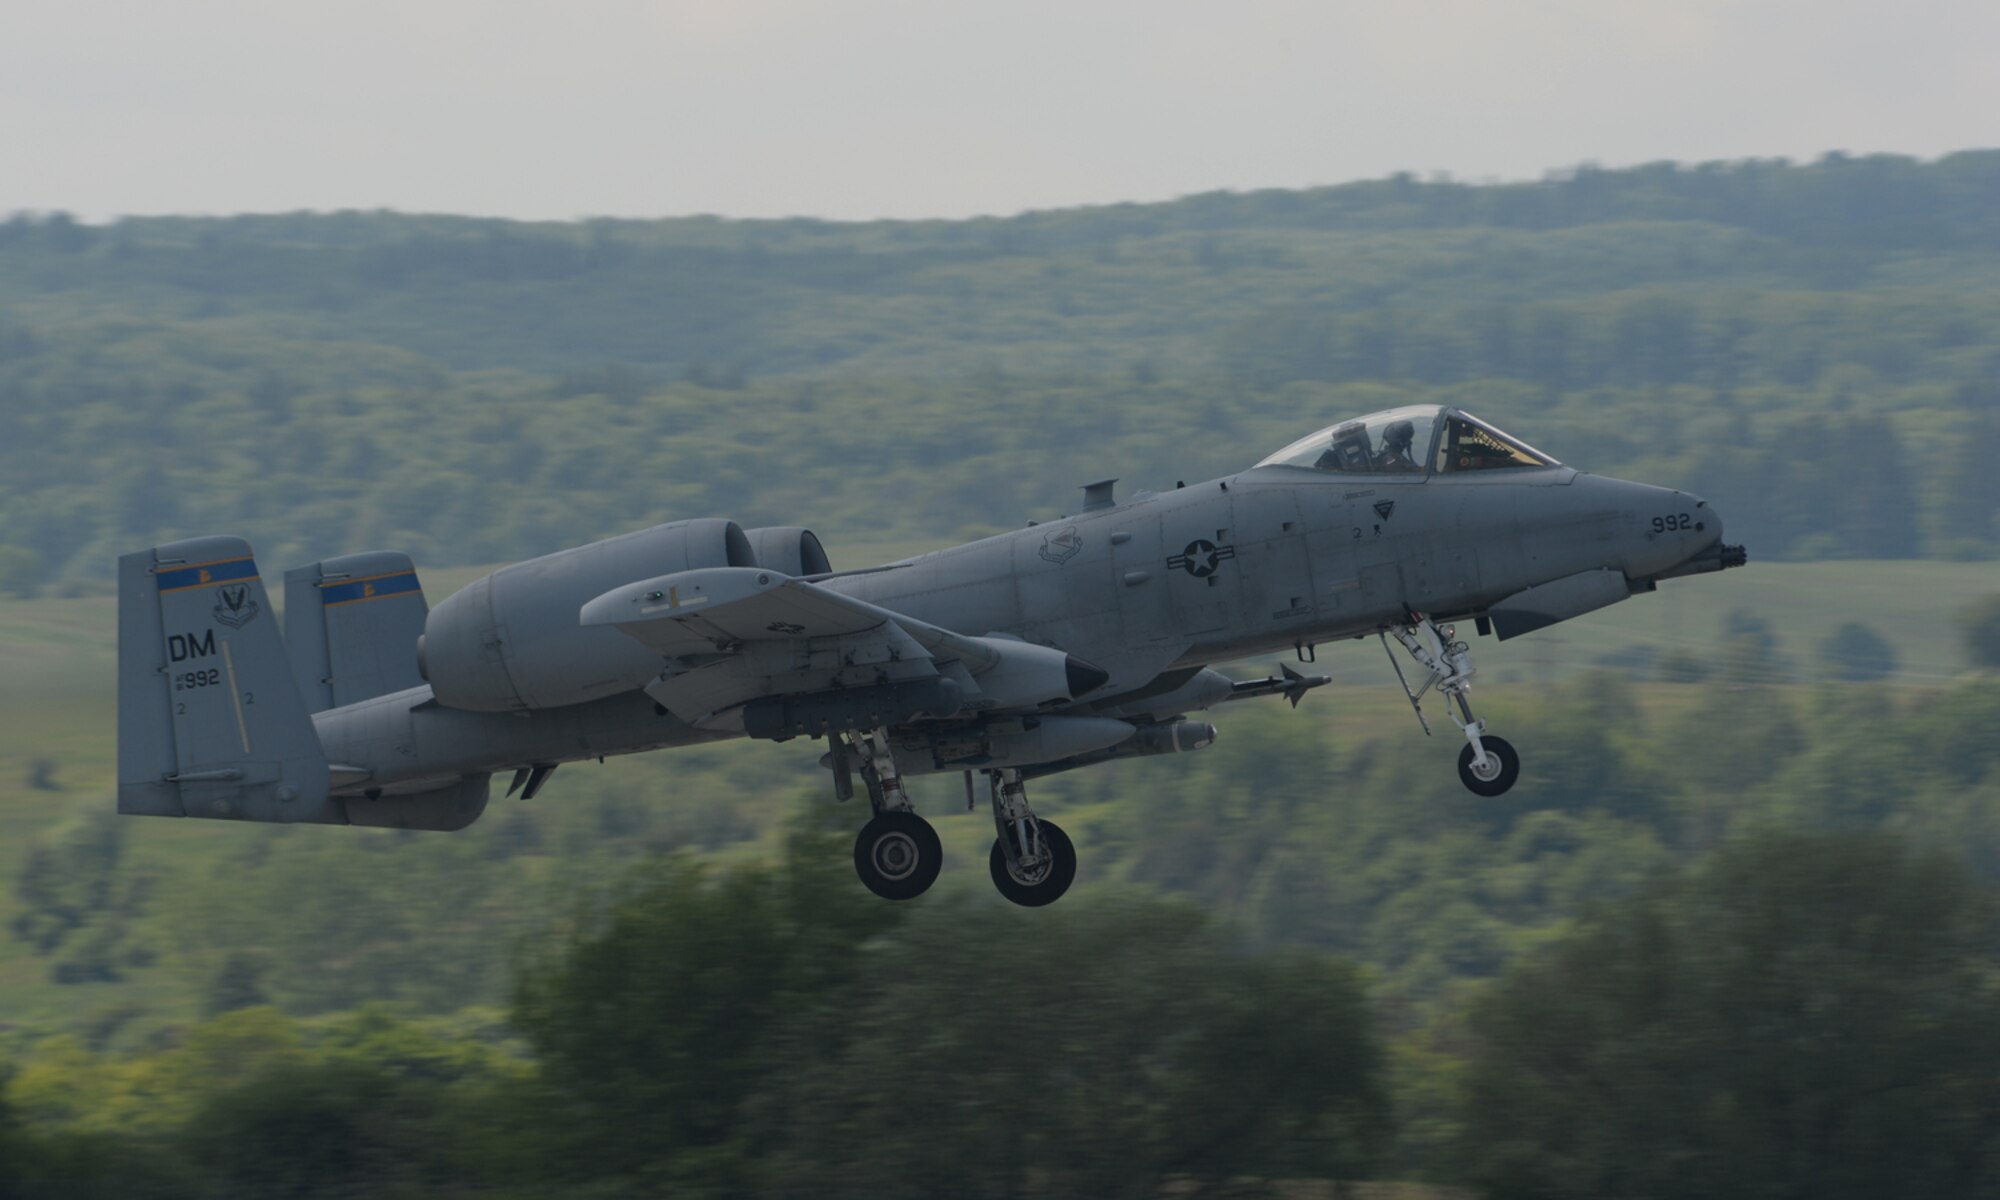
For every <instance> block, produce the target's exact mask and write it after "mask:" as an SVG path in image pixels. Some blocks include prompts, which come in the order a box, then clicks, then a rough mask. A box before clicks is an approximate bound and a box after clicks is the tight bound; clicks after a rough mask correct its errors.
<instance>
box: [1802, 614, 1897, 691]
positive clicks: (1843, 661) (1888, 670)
mask: <svg viewBox="0 0 2000 1200" xmlns="http://www.w3.org/2000/svg"><path fill="white" fill-rule="evenodd" d="M1819 653H1820V658H1821V659H1823V660H1824V661H1825V662H1826V665H1827V667H1828V668H1829V669H1830V670H1831V671H1832V673H1833V677H1834V678H1836V679H1843V680H1846V681H1848V682H1850V683H1861V682H1867V681H1870V680H1876V679H1885V678H1887V677H1889V676H1891V675H1894V674H1895V673H1896V666H1897V661H1896V648H1895V647H1894V646H1892V645H1890V644H1889V640H1888V639H1887V638H1885V637H1883V636H1882V635H1881V634H1880V633H1877V632H1876V631H1875V630H1874V629H1872V628H1870V627H1869V626H1867V625H1863V624H1862V623H1861V622H1859V621H1848V622H1845V623H1844V624H1842V625H1841V626H1840V628H1838V629H1836V630H1834V631H1833V632H1832V633H1831V634H1829V635H1827V638H1826V640H1825V641H1824V642H1822V643H1821V644H1820V649H1819Z"/></svg>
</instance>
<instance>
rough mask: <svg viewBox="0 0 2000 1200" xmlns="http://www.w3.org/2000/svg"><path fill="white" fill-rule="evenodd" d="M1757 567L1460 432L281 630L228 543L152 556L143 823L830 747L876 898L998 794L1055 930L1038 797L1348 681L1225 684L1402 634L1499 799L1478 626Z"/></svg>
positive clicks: (312, 615)
mask: <svg viewBox="0 0 2000 1200" xmlns="http://www.w3.org/2000/svg"><path fill="white" fill-rule="evenodd" d="M1743 561H1744V554H1743V550H1742V548H1741V547H1737V546H1725V545H1724V544H1723V542H1722V522H1721V520H1720V519H1719V518H1718V517H1717V516H1716V514H1715V512H1714V510H1713V509H1711V508H1709V507H1708V505H1707V503H1706V502H1705V501H1703V500H1701V499H1699V498H1698V497H1695V496H1691V495H1689V494H1687V493H1685V492H1680V491H1674V490H1672V489H1669V488H1660V487H1651V486H1647V485H1645V484H1640V483H1628V482H1624V481H1622V480H1616V479H1608V478H1603V477H1599V476H1594V475H1589V474H1585V473H1583V472H1580V471H1576V470H1573V469H1571V468H1569V467H1566V466H1563V465H1562V464H1560V463H1558V462H1557V461H1556V460H1555V459H1553V458H1551V457H1549V456H1548V455H1546V454H1543V453H1542V452H1541V451H1539V450H1536V449H1534V448H1533V447H1531V446H1529V445H1528V444H1527V443H1525V442H1522V441H1520V440H1519V439H1517V438H1514V437H1512V436H1510V435H1508V434H1506V433H1503V432H1502V431H1501V430H1499V429H1497V428H1495V427H1494V426H1492V425H1490V424H1488V423H1486V422H1484V421H1481V420H1479V419H1478V418H1476V417H1474V416H1472V415H1470V414H1469V413H1465V412H1461V411H1458V410H1455V409H1451V408H1440V407H1432V406H1425V407H1407V408H1397V409H1392V410H1389V411H1386V412H1379V413H1374V414H1372V415H1370V416H1366V417H1362V418H1360V419H1359V420H1352V421H1345V422H1342V423H1340V424H1337V425H1332V426H1329V427H1327V428H1325V429H1322V430H1320V431H1319V432H1317V433H1313V434H1311V435H1309V436H1307V437H1304V438H1301V439H1299V440H1298V441H1297V442H1294V443H1293V444H1292V445H1290V446H1287V447H1285V448H1284V449H1282V450H1279V451H1278V452H1277V453H1275V454H1272V455H1271V456H1270V457H1268V458H1266V459H1264V460H1263V461H1262V462H1259V463H1258V464H1257V465H1256V466H1254V467H1251V468H1250V469H1248V470H1246V471H1243V472H1241V473H1239V474H1235V475H1230V476H1227V477H1226V478H1222V479H1214V480H1210V481H1208V482H1206V483H1199V484H1195V485H1193V486H1177V487H1176V488H1174V489H1173V490H1171V491H1161V492H1146V491H1142V492H1137V493H1135V494H1133V495H1131V496H1128V497H1126V498H1125V499H1123V500H1122V501H1119V500H1114V498H1113V496H1112V491H1111V485H1110V484H1109V483H1104V484H1095V485H1091V486H1090V487H1087V488H1086V489H1085V497H1084V503H1083V505H1082V508H1081V510H1080V511H1079V512H1078V513H1077V514H1076V515H1075V516H1071V517H1065V518H1063V519H1061V520H1057V521H1050V522H1044V523H1042V524H1038V525H1031V526H1029V527H1027V528H1024V529H1017V530H1015V531H1013V532H1011V533H1004V534H1000V535H998V536H995V537H990V538H986V539H984V540H981V541H977V542H972V543H970V544H967V545H963V546H958V547H954V548H952V549H948V550H941V551H938V552H936V553H932V554H924V555H919V556H918V557H915V558H911V559H906V560H904V561H902V562H895V563H889V564H887V565H885V566H879V567H870V568H866V569H863V570H852V571H835V570H833V569H832V567H831V565H830V564H829V563H828V561H827V557H826V554H825V552H824V551H823V550H822V549H821V546H820V542H819V540H818V539H817V538H816V537H815V536H814V535H813V534H812V533H811V532H809V531H807V530H805V529H800V528H770V529H752V530H748V531H745V530H744V529H742V528H740V527H738V526H737V525H736V524H735V523H734V522H731V521H727V520H720V519H708V520H690V521H680V522H675V523H673V524H668V525H660V526H656V527H654V528H651V529H646V530H641V531H639V532H637V533H629V534H625V535H624V536H621V537H614V538H610V539H608V540H606V541H601V542H594V543H592V544H590V545H587V546H579V547H577V548H575V549H571V550H563V551H560V552H558V553H555V554H550V555H547V556H546V557H542V558H536V559H532V560H529V561H527V562H523V563H518V564H516V565H514V566H511V567H506V568H504V569H502V570H499V571H495V572H494V573H492V574H491V575H488V576H486V577H485V578H483V579H480V580H478V581H477V582H475V583H473V584H471V585H469V586H467V587H466V588H464V589H463V590H461V591H459V592H457V593H456V594H454V595H452V596H451V597H449V598H447V599H446V600H444V601H443V602H442V603H440V604H439V605H438V606H437V607H436V608H435V609H427V608H426V605H425V602H424V598H423V593H422V591H421V590H420V588H419V587H418V584H417V578H416V574H415V571H414V570H413V568H412V567H411V564H410V560H409V559H408V558H407V557H405V556H403V555H400V554H394V553H382V552H377V553H367V554H357V555H350V556H347V557H343V558H335V559H329V560H327V561H325V562H319V563H314V564H312V565H311V566H307V567H302V568H299V569H296V570H292V571H288V572H287V573H286V575H285V606H284V630H283V634H282V637H281V636H280V633H279V630H278V629H277V627H276V625H275V620H276V618H275V617H274V615H273V614H272V613H271V607H270V601H269V599H268V597H267V596H266V594H265V590H264V586H263V584H262V583H261V582H260V580H259V578H258V572H257V567H256V565H255V563H254V562H253V560H252V558H251V551H250V546H249V544H248V543H246V542H244V541H243V540H241V539H239V538H234V537H202V538H195V539H191V540H188V541H181V542H176V543H174V544H172V545H166V546H159V547H155V548H154V549H151V550H147V551H142V552H140V553H136V554H128V555H125V556H124V557H122V558H121V559H120V560H119V589H120V591H119V700H118V703H119V712H118V716H119V731H118V732H119V743H118V747H119V753H118V779H119V785H118V808H119V811H120V812H124V813H139V814H147V815H153V816H173V817H182V816H186V817H217V818H226V819H233V820H245V821H284V822H293V821H304V822H317V823H322V824H336V825H337V824H351V825H382V826H395V827H401V828H410V829H436V830H454V829H461V828H464V827H465V826H466V825H469V824H470V823H471V822H472V821H473V820H474V819H476V818H477V817H478V816H479V814H480V813H481V812H482V811H483V810H484V809H485V807H486V802H487V794H488V786H489V781H490V779H491V777H492V776H493V775H494V774H496V773H498V772H508V771H511V772H513V785H512V786H511V787H510V788H509V789H508V791H509V794H510V795H511V794H512V793H513V792H514V791H516V790H519V791H520V792H521V793H522V794H523V795H524V796H526V797H533V796H534V795H535V794H536V793H537V792H538V791H539V790H540V789H541V788H542V786H543V784H544V782H545V781H546V780H547V779H548V778H549V775H550V772H552V771H554V770H555V768H556V767H557V765H559V764H561V763H565V762H573V761H577V760H581V759H588V758H602V757H603V756H605V755H612V754H629V753H632V752H634V751H639V750H652V749H658V748H663V747H672V746H684V745H690V744H693V743H696V742H705V741H710V740H714V739H719V738H732V737H746V736H747V737H753V738H764V739H769V740H772V741H779V742H783V741H788V740H790V739H794V738H810V739H824V742H825V751H824V754H823V756H822V757H821V759H820V761H821V763H822V764H823V765H824V766H825V767H826V768H827V769H829V770H830V771H831V773H832V777H833V789H834V794H835V795H836V797H838V798H840V799H843V800H844V799H847V798H849V797H851V796H852V795H853V794H854V790H855V789H854V786H853V779H854V778H855V777H856V776H859V778H860V780H861V782H862V785H863V787H864V788H865V792H866V795H867V797H868V800H869V805H870V808H871V809H872V810H873V811H872V815H871V816H870V818H869V820H868V821H867V823H866V824H865V825H864V826H863V827H862V829H861V832H860V835H859V836H858V837H857V839H856V841H855V847H854V863H855V868H856V870H857V871H858V872H859V873H860V876H861V879H862V882H863V883H865V884H866V885H867V886H868V887H869V888H870V889H871V890H873V891H874V892H876V893H877V894H879V895H882V896H885V897H888V898H891V899H908V898H910V897H913V896H916V895H918V894H920V893H922V892H923V891H924V890H925V889H926V888H928V887H929V886H930V885H931V883H932V881H933V880H935V879H936V877H937V874H938V868H939V865H940V862H941V860H942V850H941V848H940V846H939V843H938V838H937V834H936V833H935V832H934V831H933V830H932V828H931V826H930V824H929V823H928V822H926V821H925V820H924V819H923V818H922V817H921V816H919V815H917V813H916V812H915V811H914V809H913V807H912V805H911V803H910V799H909V794H908V792H907V791H906V790H905V787H904V780H905V779H907V778H909V777H910V776H913V775H924V774H931V773H935V772H963V773H964V776H965V788H966V798H967V801H968V803H970V802H972V801H973V798H974V776H975V775H984V776H986V779H987V788H988V791H989V796H990V803H991V807H992V812H993V820H994V826H995V829H996V831H997V837H996V839H995V841H994V845H993V851H992V855H991V868H992V875H993V880H994V883H995V884H996V885H997V886H998V887H999V889H1000V891H1001V892H1002V893H1004V894H1005V895H1006V896H1007V897H1008V898H1009V899H1010V900H1013V901H1015V902H1016V903H1019V904H1024V905H1040V904H1046V903H1048V902H1050V901H1052V900H1054V899H1056V898H1057V897H1058V896H1060V895H1062V894H1063V892H1064V890H1065V889H1067V888H1068V887H1069V884H1070V882H1071V880H1072V879H1073V878H1074V876H1075V873H1076V852H1075V850H1074V849H1073V847H1072V845H1071V842H1070V839H1069V838H1068V837H1067V836H1066V835H1065V834H1064V833H1063V831H1062V830H1061V828H1059V827H1058V826H1057V825H1056V824H1055V823H1054V822H1053V821H1049V820H1047V819H1045V818H1041V817H1038V816H1037V815H1036V813H1035V811H1034V810H1033V809H1032V808H1031V807H1030V806H1029V803H1028V796H1027V790H1026V787H1025V785H1026V783H1027V782H1028V781H1029V780H1030V779H1032V778H1034V777H1036V776H1041V775H1048V774H1052V773H1054V772H1058V771H1067V770H1071V769H1073V768H1077V767H1084V766H1090V765H1093V764H1096V763H1104V762H1114V761H1118V760H1120V759H1126V758H1133V757H1138V756H1141V755H1153V754H1168V753H1174V752H1177V751H1187V750H1194V749H1198V748H1200V747H1203V746H1206V745H1208V744H1209V743H1210V742H1211V741H1212V740H1213V739H1214V736H1215V731H1214V728H1213V727H1212V726H1211V725H1209V724H1206V723H1204V722H1201V721H1196V720H1190V719H1188V714H1190V713H1195V712H1199V711H1202V710H1205V709H1209V708H1212V707H1214V706H1215V705H1218V704H1222V703H1226V702H1231V701H1236V700H1241V699H1246V698H1249V697H1255V696H1265V695H1284V696H1288V697H1290V698H1291V700H1292V703H1293V704H1297V703H1298V700H1299V697H1300V696H1301V695H1302V694H1303V693H1304V692H1305V691H1306V690H1307V689H1309V688H1312V687H1315V686H1318V685H1320V684H1323V683H1325V682H1326V679H1325V677H1324V676H1307V675H1301V674H1299V673H1297V672H1295V671H1293V670H1292V669H1291V668H1290V667H1289V666H1288V667H1286V668H1285V669H1284V671H1283V673H1282V674H1280V675H1278V676H1275V677H1271V678H1265V679H1257V680H1251V681H1245V682H1237V681H1232V680H1231V679H1230V678H1229V677H1227V676H1224V675H1223V674H1221V673H1220V672H1218V671H1216V670H1214V669H1212V667H1211V664H1214V663H1220V662H1227V661H1230V660H1234V659H1240V658H1244V657H1246V656H1250V655H1257V654H1265V653H1270V652H1275V651H1288V652H1289V651H1296V652H1297V653H1298V657H1299V658H1300V659H1301V660H1307V661H1310V660H1311V659H1312V658H1313V656H1314V655H1313V648H1314V647H1315V646H1316V645H1317V644H1318V643H1324V642H1329V641H1335V640H1339V639H1346V638H1361V637H1374V636H1377V635H1380V636H1381V637H1382V641H1383V645H1384V646H1385V647H1388V646H1389V645H1390V643H1391V640H1392V639H1393V642H1394V643H1395V644H1396V645H1397V646H1398V647H1400V649H1401V650H1403V651H1406V652H1407V653H1408V655H1409V657H1410V658H1411V659H1412V660H1414V663H1415V666H1414V670H1413V672H1412V673H1411V674H1410V675H1408V676H1404V672H1403V670H1402V668H1401V666H1400V665H1398V666H1397V674H1398V675H1399V676H1404V682H1403V687H1404V690H1405V692H1406V693H1407V694H1408V696H1409V698H1410V701H1411V703H1412V705H1413V706H1416V707H1417V709H1418V716H1419V718H1420V719H1421V718H1422V715H1423V712H1422V708H1421V705H1420V704H1419V701H1420V700H1421V699H1422V698H1423V697H1424V696H1425V695H1426V694H1427V693H1431V694H1436V695H1439V696H1442V697H1443V698H1444V703H1445V706H1446V710H1447V712H1448V713H1449V714H1450V716H1451V718H1452V720H1453V722H1454V723H1455V724H1456V725H1457V726H1458V728H1459V729H1460V730H1461V731H1462V732H1463V734H1464V746H1463V748H1462V749H1461V750H1460V751H1459V755H1458V770H1459V775H1460V777H1461V778H1462V779H1463V780H1464V782H1465V785H1466V786H1467V787H1468V788H1470V789H1471V790H1472V791H1473V792H1475V793H1478V794H1480V795H1483V796H1494V795H1498V794H1500V793H1501V792H1504V791H1506V790H1507V789H1508V788H1509V787H1510V786H1511V785H1512V784H1513V783H1514V780H1515V777H1516V775H1517V773H1518V772H1519V769H1520V760H1519V758H1518V757H1517V756H1516V754H1515V751H1514V748H1513V747H1512V746H1510V745H1508V744H1507V742H1506V741H1504V740H1503V739H1501V738H1499V737H1496V736H1494V735H1492V734H1490V733H1488V732H1486V728H1485V725H1484V723H1483V722H1481V721H1479V720H1478V719H1476V718H1475V717H1474V716H1473V713H1472V708H1471V704H1470V701H1469V698H1468V683H1469V681H1470V680H1471V678H1472V674H1473V663H1472V654H1471V652H1470V650H1469V648H1468V645H1467V643H1466V642H1465V641H1462V640H1460V639H1459V637H1458V635H1457V633H1456V632H1455V630H1456V625H1455V624H1454V622H1457V623H1463V622H1466V621H1470V622H1472V623H1473V625H1474V626H1475V627H1476V628H1477V630H1478V631H1479V632H1480V633H1481V634H1488V633H1490V634H1492V635H1494V636H1496V637H1498V638H1499V639H1502V640H1504V639H1507V638H1510V637H1513V636H1516V635H1518V634H1522V633H1527V632H1529V631H1532V630H1535V629H1539V628H1542V627H1544V626H1547V625H1551V624H1553V623H1555V622H1557V621H1562V620H1565V619H1567V618H1570V617H1574V616H1577V615H1579V614H1582V613H1586V612H1589V611H1591V610H1593V609H1597V608H1601V607H1603V606H1605V605H1608V604H1612V603H1614V602H1616V601H1620V600H1623V599H1625V598H1626V597H1628V596H1631V595H1634V594H1636V593H1640V592H1648V591H1652V590H1653V588H1654V587H1655V585H1656V584H1658V583H1659V582H1660V581H1661V580H1665V579H1673V578H1677V577H1680V576H1685V575H1694V574H1699V573H1703V572H1708V571H1717V570H1721V569H1723V568H1726V567H1733V566H1738V565H1741V564H1742V562H1743ZM1390 657H1391V661H1392V662H1395V661H1396V656H1395V651H1394V650H1392V651H1391V652H1390ZM1454 710H1455V711H1454ZM1425 727H1426V729H1428V727H1429V726H1428V724H1427V723H1426V726H1425Z"/></svg>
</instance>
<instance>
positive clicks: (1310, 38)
mask: <svg viewBox="0 0 2000 1200" xmlns="http://www.w3.org/2000/svg"><path fill="white" fill-rule="evenodd" d="M0 28H4V29H5V36H4V38H0V213H4V212H11V211H24V210H51V209H62V210H66V211H69V212H71V213H74V214H77V215H79V216H82V217H85V218H86V219H90V220H106V219H110V218H112V217H115V216H119V215H138V214H156V213H207V214H224V213H237V212H280V211H293V210H299V209H313V210H336V209H350V208H360V209H375V208H392V209H398V210H402V211H406V212H454V213H470V214H480V215H495V216H508V217H518V218H530V219H557V220H567V219H574V218H580V217H590V216H619V217H659V216H679V215H685V214H690V213H719V214H723V215H726V216H736V217H773V216H816V217H826V218H833V219H843V220H845V219H866V218H874V217H904V218H918V217H964V216H970V215H974V214H983V213H992V214H1009V213H1015V212H1020V211H1023V210H1028V209H1045V208H1061V207H1069V206H1074V205H1081V204H1106V203H1116V202H1121V201H1150V200H1164V199H1170V198H1172V197H1175V196H1182V195H1188V194H1192V193H1197V192H1206V191H1214V190H1217V189H1230V190H1238V191H1243V190H1252V189H1257V188H1271V187H1279V188H1293V187H1309V186H1315V185H1320V184H1330V183H1341V182H1345V181H1348V180H1353V179H1366V178H1379V177H1382V176H1385V175H1388V174H1390V173H1392V172H1396V171H1412V172H1415V173H1416V174H1418V175H1420V176H1426V177H1428V176H1430V175H1433V174H1436V173H1440V172H1445V173H1449V174H1451V175H1452V176H1454V177H1457V178H1460V179H1467V180H1488V179H1534V178H1539V177H1541V176H1542V175H1543V174H1545V173H1546V172H1548V171H1551V170H1562V169H1565V168H1569V167H1573V166H1576V165H1578V164H1581V163H1586V162H1589V163H1597V164H1600V165H1603V166H1624V165H1630V164H1635V163H1641V162H1652V161H1657V160H1661V159H1672V160H1678V161H1683V162H1696V161H1711V160H1717V159H1740V158H1749V157H1788V158H1792V159H1797V160H1810V159H1813V158H1817V157H1818V156H1819V155H1821V154H1823V153H1825V152H1827V151H1831V150H1841V151H1846V152H1849V153H1870V152H1877V151H1889V152H1895V153H1902V154H1911V155H1916V156H1919V157H1924V158H1931V157H1935V156H1937V155H1940V154H1944V153H1948V152H1950V151H1953V150H1961V149H1970V148H1980V147H1992V146H1996V145H2000V2H1996V0H1895V2H1893V3H1886V2H1881V0H1641V2H1634V0H1373V2H1351V0H1321V2H1319V3H1295V2H1289V0H1233V2H1231V3H1213V2H1209V0H1152V2H1151V3H1132V2H1128V0H1099V2H1093V0H1066V2H1060V3H1057V2H1049V0H1011V2H1009V3H989V2H986V0H976V2H974V0H967V2H958V0H926V2H921V3H919V2H911V0H840V2H838V3H834V2H830V0H708V2H705V3H686V2H682V0H651V2H646V0H568V2H566V3H562V4H556V3H547V2H541V3H531V2H524V0H254V2H252V0H176V2H174V3H171V4H168V3H161V2H160V0H13V3H10V4H9V5H8V7H7V10H6V16H5V18H4V24H0Z"/></svg>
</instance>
